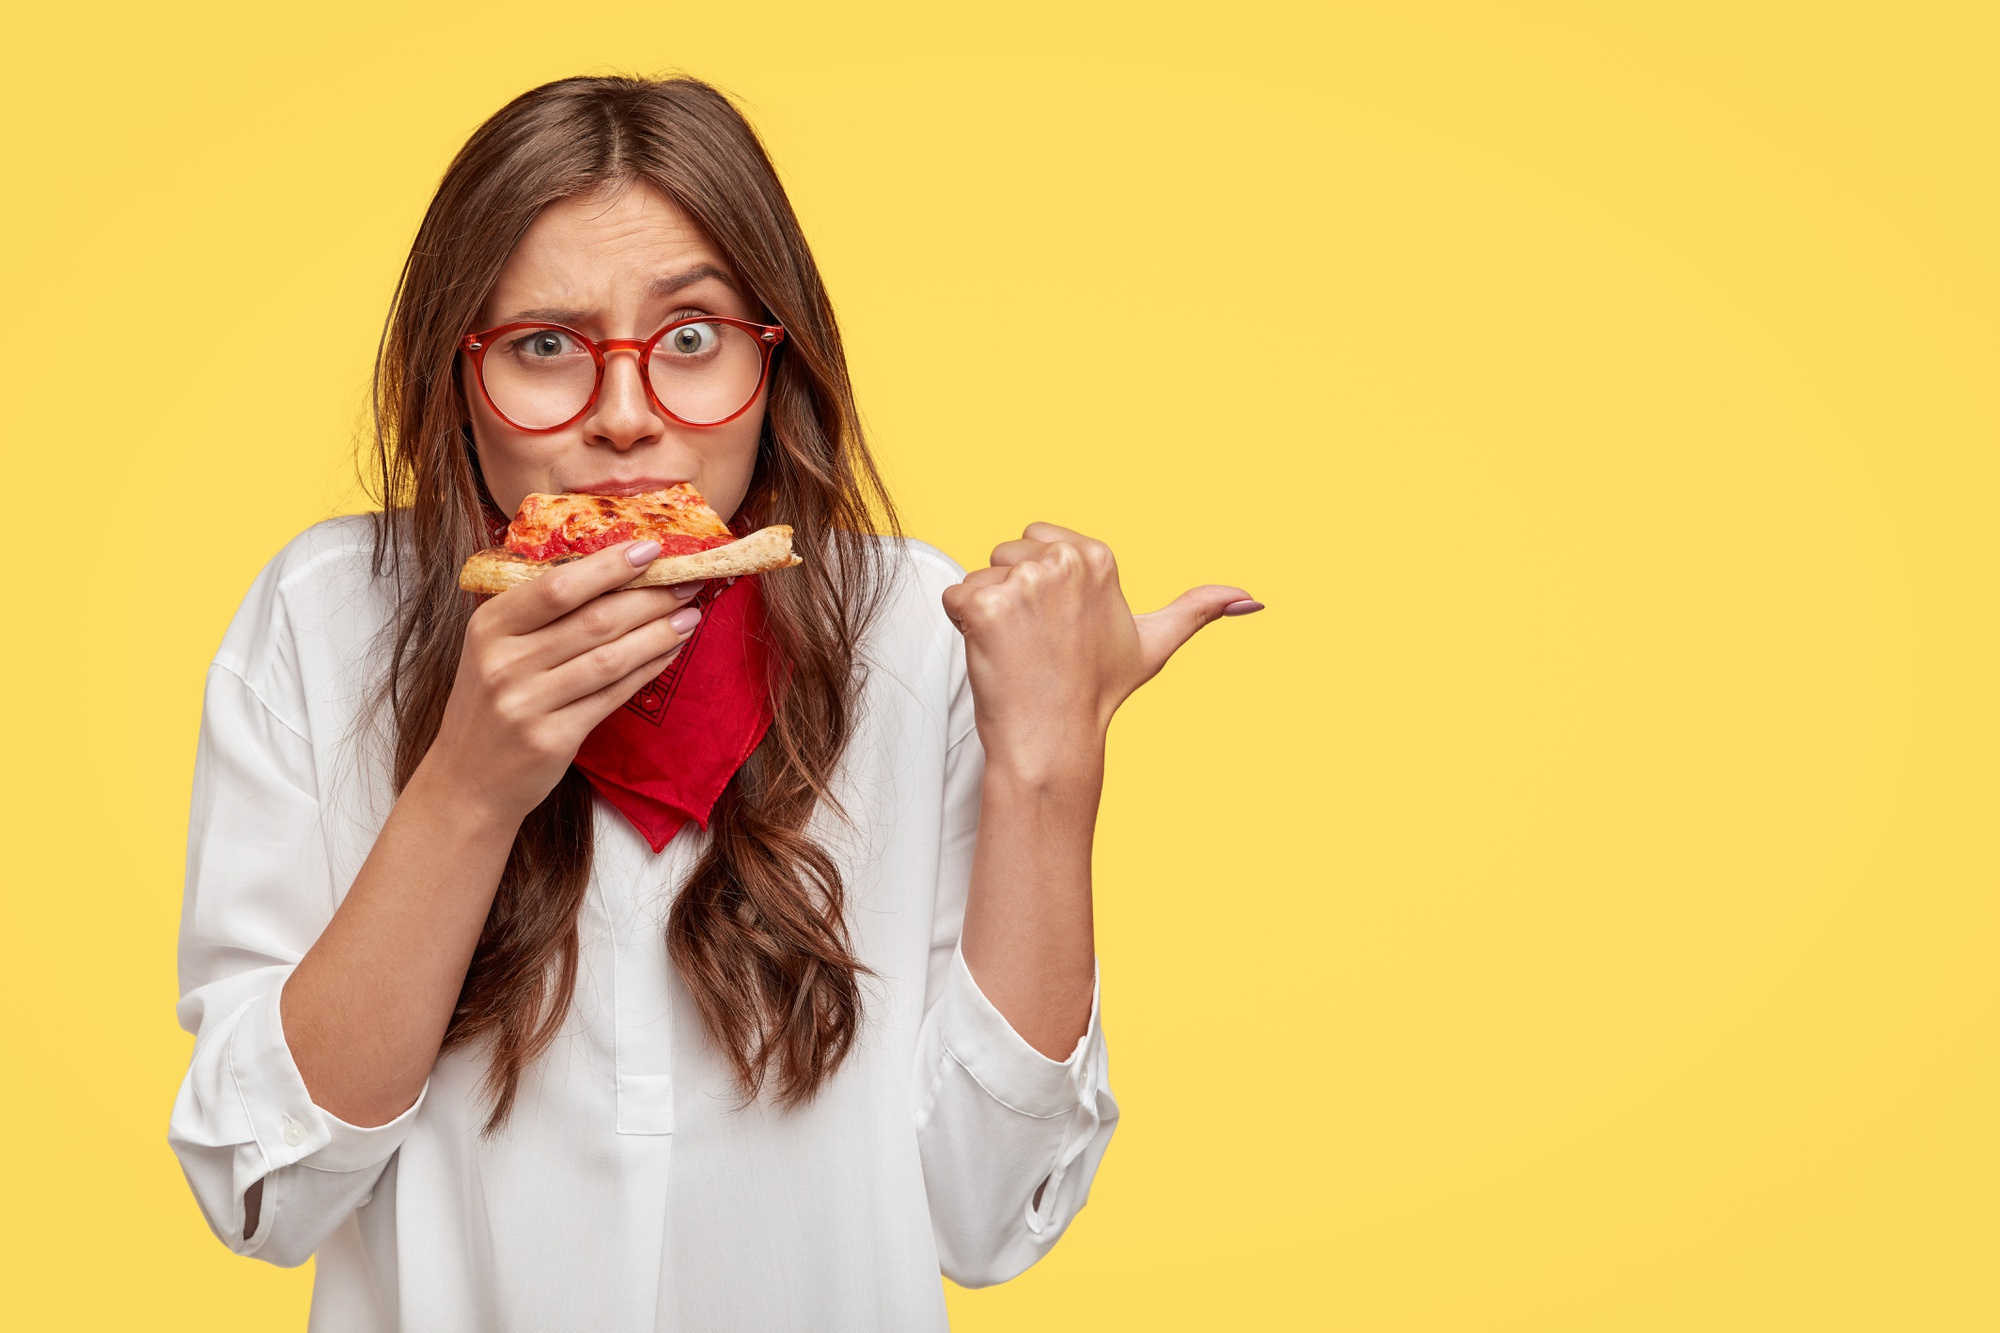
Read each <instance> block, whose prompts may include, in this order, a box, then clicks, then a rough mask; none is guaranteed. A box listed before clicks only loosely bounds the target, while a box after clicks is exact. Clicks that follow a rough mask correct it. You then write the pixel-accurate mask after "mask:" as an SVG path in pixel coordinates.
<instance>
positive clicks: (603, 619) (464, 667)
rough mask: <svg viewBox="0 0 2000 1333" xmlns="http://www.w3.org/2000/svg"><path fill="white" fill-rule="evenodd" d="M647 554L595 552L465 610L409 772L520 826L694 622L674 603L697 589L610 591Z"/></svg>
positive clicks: (654, 547) (691, 613)
mask: <svg viewBox="0 0 2000 1333" xmlns="http://www.w3.org/2000/svg"><path fill="white" fill-rule="evenodd" d="M659 553H660V546H659V543H658V542H650V541H648V542H626V543H624V544H622V545H619V546H611V547H606V548H605V549H604V550H602V551H598V552H595V553H593V554H591V555H588V556H585V557H584V558H583V559H581V560H577V561H573V562H571V563H569V564H566V565H563V566H562V567H561V568H560V569H556V570H553V571H551V572H549V573H547V574H544V575H542V576H541V577H540V578H538V579H536V580H535V581H534V582H532V583H526V584H523V585H522V586H520V587H518V588H512V589H509V590H508V591H506V592H503V593H501V594H499V595H498V596H497V597H494V598H492V599H491V600H490V601H488V602H487V603H486V604H485V605H484V606H482V607H480V608H479V609H478V610H477V611H475V612H473V613H472V620H471V623H470V624H468V625H467V626H466V630H465V647H464V649H463V650H462V651H461V653H460V654H459V659H458V676H457V679H456V680H454V681H453V683H452V687H451V698H450V699H449V700H448V701H447V702H446V704H445V710H444V719H443V721H442V722H441V723H440V725H439V727H438V734H437V739H436V740H434V741H433V742H431V748H430V751H429V752H428V753H427V754H426V755H425V756H424V760H423V764H422V765H421V768H420V771H422V770H429V771H428V772H426V773H425V776H426V777H427V778H430V779H431V780H434V781H441V782H443V783H445V784H447V789H448V790H452V791H455V792H456V793H457V794H458V796H459V797H460V799H467V798H470V799H472V800H476V801H478V802H479V803H480V804H481V805H482V806H483V807H484V808H485V809H486V810H487V811H488V812H489V813H490V814H491V815H493V816H495V817H497V818H499V819H502V820H506V821H509V822H516V823H518V822H519V821H520V820H521V819H523V818H525V817H526V816H527V814H528V812H529V811H530V810H533V809H534V808H535V807H536V806H537V805H539V804H540V803H541V801H542V798H543V797H545V796H547V795H548V794H549V792H550V791H551V790H552V789H553V788H554V787H555V785H556V783H557V782H558V781H559V780H561V778H562V775H563V772H564V770H566V769H567V768H568V767H569V764H570V761H571V760H573V759H575V758H576V752H577V749H578V747H580V746H581V745H582V744H583V741H584V738H585V737H586V736H588V735H589V734H590V733H591V730H592V729H593V728H595V727H596V726H597V724H598V723H599V722H602V721H603V720H604V719H605V718H606V717H609V716H610V715H611V713H612V711H613V710H614V709H616V708H618V707H619V706H621V705H622V704H624V703H625V701H626V700H628V699H630V698H631V697H632V696H633V695H634V694H637V693H638V692H639V690H640V689H642V688H643V687H644V686H645V684H646V683H647V682H648V681H650V680H652V679H653V678H654V677H655V676H657V675H659V674H660V672H661V671H663V670H665V669H666V666H667V664H668V663H669V662H671V661H673V659H674V656H675V654H677V653H678V652H679V651H680V647H681V645H682V643H684V642H685V641H686V639H687V636H688V634H689V633H690V632H692V631H693V629H694V627H695V625H696V624H698V623H699V622H700V620H701V612H700V611H698V610H697V609H695V608H694V607H691V606H688V605H686V603H687V602H688V601H690V600H691V599H692V598H693V597H694V596H695V594H696V593H698V592H700V591H701V584H700V583H684V584H680V585H678V586H676V587H672V588H631V589H626V590H624V591H614V590H615V589H618V588H619V587H620V586H621V585H622V584H626V583H629V582H631V581H632V578H633V577H634V573H635V571H636V570H639V569H644V568H645V567H646V566H647V565H648V564H650V563H651V562H652V561H653V560H655V559H657V558H658V557H659Z"/></svg>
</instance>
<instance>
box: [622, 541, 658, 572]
mask: <svg viewBox="0 0 2000 1333" xmlns="http://www.w3.org/2000/svg"><path fill="white" fill-rule="evenodd" d="M625 558H626V559H627V560H630V561H631V562H632V567H633V568H634V569H644V568H645V567H646V566H647V565H650V564H652V563H653V562H654V561H655V560H658V559H659V558H660V544H659V543H658V542H635V543H634V544H632V545H631V546H628V547H626V548H625Z"/></svg>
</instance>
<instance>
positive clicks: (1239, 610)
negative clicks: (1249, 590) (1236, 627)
mask: <svg viewBox="0 0 2000 1333" xmlns="http://www.w3.org/2000/svg"><path fill="white" fill-rule="evenodd" d="M1263 609H1264V604H1263V603H1262V602H1255V601H1252V600H1250V599H1249V598H1248V597H1245V598H1244V599H1243V600H1242V601H1240V602H1231V603H1230V604H1229V605H1228V606H1225V607H1223V608H1222V614H1223V615H1225V616H1247V615H1250V614H1252V613H1253V612H1257V611H1262V610H1263Z"/></svg>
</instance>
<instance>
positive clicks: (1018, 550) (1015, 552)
mask: <svg viewBox="0 0 2000 1333" xmlns="http://www.w3.org/2000/svg"><path fill="white" fill-rule="evenodd" d="M1048 550H1049V543H1047V542H1043V541H1035V540H1034V539H1032V538H1029V537H1016V538H1015V539H1014V540H1013V541H1010V542H1001V543H1000V544H999V545H998V546H996V547H994V548H993V554H992V555H990V556H988V557H987V560H988V562H989V563H990V564H992V565H993V566H994V567H995V568H998V569H1005V568H1007V567H1008V566H1009V565H1019V564H1025V563H1026V562H1028V561H1030V560H1038V559H1040V558H1041V557H1042V556H1044V555H1046V554H1048Z"/></svg>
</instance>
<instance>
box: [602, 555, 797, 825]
mask: <svg viewBox="0 0 2000 1333" xmlns="http://www.w3.org/2000/svg"><path fill="white" fill-rule="evenodd" d="M693 605H695V606H699V607H700V608H701V612H702V614H701V623H700V624H699V625H696V626H695V627H694V633H693V634H691V635H690V636H689V637H688V640H687V642H686V644H684V645H683V646H682V648H681V651H680V656H678V657H676V658H675V659H674V660H673V661H672V662H670V663H668V664H667V669H666V670H665V671H662V672H661V673H660V674H659V677H658V679H656V680H654V681H653V683H652V684H650V685H648V686H646V687H645V688H644V689H642V690H640V691H639V692H638V693H637V694H635V695H633V696H632V698H631V699H630V701H628V702H627V703H625V704H624V705H623V706H622V707H620V708H619V709H618V711H617V712H615V713H613V714H612V715H611V716H610V717H607V718H605V719H604V720H603V721H602V722H600V723H598V724H597V729H596V730H595V731H593V732H591V733H590V735H589V736H587V737H585V738H584V742H583V748H582V749H580V750H578V751H577V752H576V766H577V767H578V768H579V769H581V770H583V775H584V776H585V777H587V778H589V779H590V783H591V785H592V786H594V787H596V788H597V790H598V793H599V794H600V795H602V796H603V797H604V799H605V800H607V801H609V802H611V804H613V805H615V806H617V807H618V811H619V813H620V814H622V815H624V816H625V818H627V819H628V820H630V821H631V822H632V827H634V828H636V829H638V830H639V832H640V833H642V834H644V835H645V838H646V841H647V842H649V843H651V844H652V846H653V850H654V851H656V852H657V851H660V850H662V849H663V848H665V847H666V845H667V844H668V843H669V842H671V841H673V837H674V835H675V834H676V833H679V832H680V831H681V827H682V826H683V825H684V824H686V823H687V822H688V821H689V820H690V819H692V820H693V821H694V822H695V823H696V824H698V825H700V826H701V827H702V828H704V829H705V828H707V827H708V814H709V811H711V810H713V809H714V808H715V802H716V798H717V797H719V796H721V795H722V789H723V788H724V787H726V786H728V785H729V780H730V779H731V778H733V777H735V776H736V770H737V769H739V768H741V767H743V761H744V760H746V759H748V758H749V757H750V752H751V751H752V750H754V749H756V748H757V742H759V741H761V740H763V739H764V732H765V731H766V730H767V729H768V728H769V727H770V725H771V674H770V673H771V661H772V658H771V642H770V632H769V624H768V622H767V621H766V620H765V618H764V595H763V593H762V591H761V590H760V589H759V587H758V580H757V579H756V578H755V577H751V578H740V579H731V580H730V581H729V582H727V583H725V584H723V585H721V586H720V587H718V586H716V585H715V584H710V585H709V587H708V588H707V589H705V590H704V591H703V592H702V593H701V595H700V596H699V597H696V598H695V600H694V602H693Z"/></svg>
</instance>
